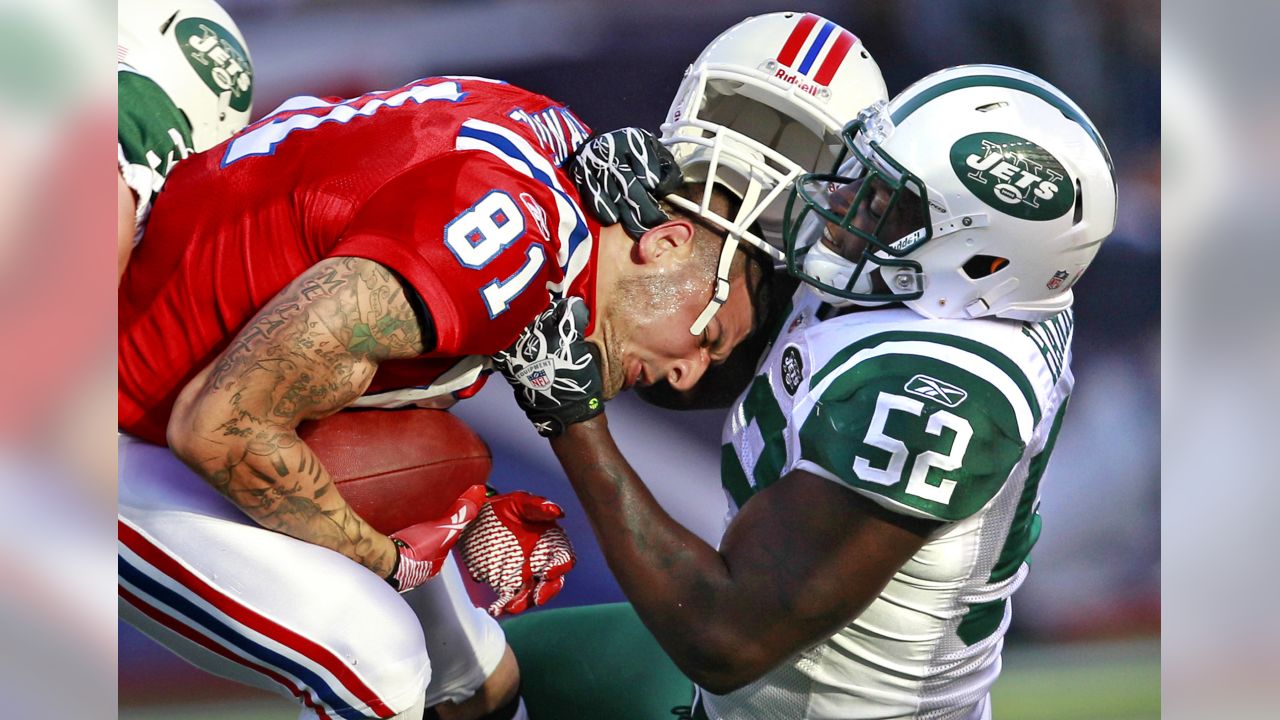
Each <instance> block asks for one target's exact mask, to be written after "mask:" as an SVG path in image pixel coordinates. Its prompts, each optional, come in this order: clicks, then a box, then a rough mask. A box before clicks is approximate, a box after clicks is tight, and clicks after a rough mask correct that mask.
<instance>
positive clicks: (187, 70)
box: [116, 0, 253, 152]
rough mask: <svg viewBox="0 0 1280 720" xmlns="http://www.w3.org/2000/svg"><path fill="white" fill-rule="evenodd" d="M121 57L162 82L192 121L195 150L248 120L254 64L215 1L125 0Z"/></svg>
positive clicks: (223, 137)
mask: <svg viewBox="0 0 1280 720" xmlns="http://www.w3.org/2000/svg"><path fill="white" fill-rule="evenodd" d="M118 30H119V38H118V45H117V48H116V58H117V60H119V61H120V62H122V63H124V64H126V65H128V66H130V67H132V68H134V69H136V70H137V71H138V72H139V73H141V74H143V75H145V76H147V77H149V78H151V79H152V80H154V81H155V83H156V84H157V85H159V86H160V87H161V88H162V89H163V90H164V91H165V93H166V94H168V96H169V99H170V100H172V101H173V104H174V105H176V106H177V107H178V109H179V110H181V111H182V112H183V113H184V114H185V115H186V116H187V120H188V121H189V122H190V123H191V138H192V144H193V145H194V149H195V150H196V152H201V151H204V150H208V149H209V148H211V147H213V146H214V145H217V144H218V143H220V142H222V141H223V140H226V139H227V138H228V137H231V135H232V134H233V133H234V132H236V131H237V130H239V129H240V128H242V127H244V126H245V124H246V123H248V122H249V112H250V108H251V107H252V105H253V65H252V63H251V62H250V59H249V51H248V50H247V49H246V47H245V42H244V37H243V36H242V35H241V34H240V29H239V28H237V27H236V24H235V23H234V22H232V20H231V17H230V16H229V15H227V13H226V11H225V10H223V9H222V7H221V6H219V5H218V3H216V2H213V0H120V5H119V28H118Z"/></svg>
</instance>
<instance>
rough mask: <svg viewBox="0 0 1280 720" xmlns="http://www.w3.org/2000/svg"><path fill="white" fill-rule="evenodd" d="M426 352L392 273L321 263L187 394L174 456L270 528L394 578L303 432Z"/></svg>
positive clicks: (376, 540)
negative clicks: (395, 362) (379, 375)
mask: <svg viewBox="0 0 1280 720" xmlns="http://www.w3.org/2000/svg"><path fill="white" fill-rule="evenodd" d="M423 352H424V347H423V339H422V330H421V326H420V325H419V322H418V319H417V317H416V316H415V314H414V311H413V308H412V306H411V305H410V303H409V301H408V300H407V299H406V297H405V294H404V290H403V288H402V287H401V285H400V282H399V280H398V279H397V278H396V277H395V276H393V275H392V274H391V272H390V271H388V270H387V269H386V268H385V267H383V266H381V265H379V264H377V263H375V262H372V261H370V260H363V259H359V258H349V257H348V258H331V259H328V260H324V261H322V262H320V263H317V264H316V265H315V266H313V267H311V268H310V269H309V270H307V271H306V272H305V273H303V274H302V275H301V276H299V277H298V278H297V279H296V280H294V282H293V283H292V284H291V285H289V286H288V287H286V288H285V289H284V290H282V291H281V292H280V293H279V294H278V295H276V297H275V298H273V299H272V300H271V301H270V302H269V303H267V304H266V305H265V306H264V307H263V308H262V310H261V311H260V312H259V313H258V314H257V315H256V316H255V317H254V318H253V320H251V321H250V322H249V324H248V325H246V326H245V328H244V329H243V330H241V331H240V333H239V335H237V336H236V337H235V339H234V340H233V341H232V342H231V345H230V346H229V347H228V348H227V349H226V350H225V351H224V352H223V353H222V354H221V355H220V356H218V357H217V358H216V359H215V360H214V361H213V362H212V363H211V364H210V365H209V366H208V367H207V368H205V369H204V370H203V371H202V372H201V373H200V374H199V375H197V376H196V377H195V378H194V379H192V381H191V382H190V383H188V384H187V386H186V387H185V388H184V389H183V391H182V393H181V395H179V397H178V400H177V403H176V404H175V405H174V409H173V414H172V416H171V417H170V419H169V426H168V442H169V446H170V448H172V449H173V452H174V453H175V454H176V455H177V456H178V457H179V458H181V459H182V460H183V462H185V463H186V464H187V465H189V466H191V468H192V469H194V470H195V471H196V472H198V473H200V475H201V476H203V477H204V478H205V479H206V480H208V481H209V483H211V484H212V485H213V486H214V487H215V488H217V489H218V491H219V492H221V493H222V494H223V495H225V496H226V497H227V498H229V499H230V500H231V501H232V502H234V503H235V504H236V505H238V506H239V507H240V509H242V510H243V511H244V512H245V513H246V514H247V515H249V517H251V518H253V519H254V520H255V521H257V522H258V523H259V524H261V525H262V526H264V527H268V528H271V529H272V530H278V531H280V532H283V533H286V534H289V535H292V536H293V537H296V538H299V539H301V540H306V541H307V542H311V543H315V544H316V545H322V546H324V547H327V548H330V549H333V550H336V551H338V552H340V553H342V554H343V555H346V556H347V557H349V558H351V559H352V560H355V561H356V562H358V563H361V564H363V565H365V566H366V567H368V568H369V569H370V570H372V571H373V572H375V573H377V574H378V575H380V576H382V577H386V576H387V575H388V574H389V573H390V572H391V570H392V567H393V565H394V562H395V558H396V550H395V547H394V545H393V544H392V542H391V540H390V539H389V538H388V537H387V536H385V535H383V534H381V533H379V532H377V531H376V530H374V529H373V528H372V527H370V526H369V524H368V523H366V522H365V521H364V520H363V519H362V518H360V517H359V516H358V515H356V514H355V512H353V511H352V510H351V508H350V506H348V505H347V503H346V501H345V500H343V499H342V496H341V495H339V494H338V492H337V490H336V489H335V488H334V484H333V479H332V478H331V477H330V476H329V473H328V471H327V470H325V468H324V467H323V466H322V465H321V464H320V462H319V460H318V459H317V458H316V455H315V453H313V452H312V451H311V449H310V448H308V447H307V445H306V444H305V443H303V442H302V441H301V440H299V439H298V434H297V427H298V424H299V423H300V422H302V421H303V420H314V419H317V418H322V417H325V416H326V415H330V414H332V413H334V412H337V411H338V410H340V409H342V408H343V407H346V406H347V405H349V404H351V402H352V401H354V400H355V399H356V398H358V397H359V396H360V395H361V393H363V392H364V390H365V388H367V387H368V386H369V382H370V381H371V380H372V379H373V374H374V371H375V370H376V369H377V367H378V363H379V362H381V361H383V360H388V359H392V358H408V357H414V356H417V355H421V354H422V353H423Z"/></svg>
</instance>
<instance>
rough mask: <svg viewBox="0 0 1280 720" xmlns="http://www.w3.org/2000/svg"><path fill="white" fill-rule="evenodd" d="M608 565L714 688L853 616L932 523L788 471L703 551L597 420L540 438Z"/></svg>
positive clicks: (696, 675) (667, 642) (756, 671)
mask: <svg viewBox="0 0 1280 720" xmlns="http://www.w3.org/2000/svg"><path fill="white" fill-rule="evenodd" d="M551 447H552V449H553V450H555V453H556V456H557V457H558V458H559V459H560V464H561V465H562V466H563V467H564V470H565V474H567V475H568V476H569V481H570V482H571V483H572V484H573V487H574V490H575V491H577V494H578V498H579V499H580V500H581V501H582V507H583V509H584V510H586V513H587V516H588V518H589V519H590V520H591V527H592V529H593V530H595V534H596V538H597V539H598V540H599V541H600V547H601V549H602V550H604V555H605V560H606V561H608V563H609V569H610V570H612V571H613V574H614V577H616V578H617V580H618V584H619V585H621V586H622V591H623V592H624V593H625V594H626V596H627V599H629V600H630V601H631V603H632V605H633V606H634V607H635V609H636V612H637V613H638V614H639V615H640V618H641V620H643V621H644V624H645V626H647V627H648V628H649V630H650V631H652V632H653V634H654V637H655V638H657V640H658V644H660V645H661V646H662V649H663V650H665V651H666V653H667V655H669V656H670V657H671V659H672V660H674V661H675V663H676V665H677V666H679V668H680V669H681V670H682V671H683V672H684V674H685V675H687V676H688V677H689V678H690V679H692V680H693V681H694V682H696V683H697V684H698V685H700V686H701V687H703V688H705V689H707V690H709V691H711V692H713V693H717V694H724V693H726V692H729V691H731V690H734V689H737V688H739V687H742V686H743V685H745V684H747V683H749V682H752V681H754V680H756V679H757V678H759V677H760V676H761V675H763V674H764V673H766V672H768V671H769V670H770V669H772V668H773V667H775V666H776V665H777V664H778V663H780V662H782V661H783V660H785V659H786V658H788V657H790V656H791V655H793V654H795V653H797V652H799V651H800V650H803V649H804V648H806V647H809V646H811V645H813V644H814V643H817V642H821V641H822V640H823V639H825V638H827V637H830V636H831V634H832V633H834V632H836V631H837V630H839V629H840V628H841V627H844V626H845V625H847V624H848V623H849V622H850V621H851V620H852V619H853V618H855V617H857V616H858V614H860V613H861V612H862V611H863V610H865V609H866V607H867V606H868V605H869V604H870V603H871V601H872V600H874V599H875V598H876V596H877V595H878V594H879V593H880V591H881V590H882V589H883V588H884V586H885V584H886V583H888V582H889V579H890V578H891V577H892V576H893V573H894V572H896V571H897V570H898V568H899V567H901V566H902V564H903V563H905V562H906V561H907V559H909V558H910V557H911V556H912V555H914V554H915V552H916V551H917V550H919V549H920V547H921V546H922V545H923V544H924V541H925V538H926V537H927V536H928V533H929V532H931V531H932V530H933V529H934V528H935V527H936V525H935V524H933V523H930V522H928V521H924V520H914V519H911V518H906V517H904V516H901V515H894V514H892V513H889V512H888V511H885V510H881V509H880V508H879V507H878V506H877V505H875V504H874V503H873V502H872V501H870V500H866V499H863V498H862V497H861V496H859V495H858V494H856V493H854V492H851V491H849V490H848V489H846V488H842V487H839V486H838V485H837V484H836V483H833V482H830V481H828V480H824V479H822V478H819V477H817V476H815V475H811V474H809V473H807V472H804V471H800V470H795V471H792V472H791V473H789V474H788V475H787V476H786V477H783V478H781V479H779V480H778V481H777V482H775V483H773V484H772V485H770V486H769V487H767V488H765V489H764V490H762V491H760V492H759V493H758V494H756V495H755V496H753V497H752V498H751V500H750V501H749V502H747V503H745V504H744V505H743V507H742V510H741V512H739V513H738V514H737V515H736V516H735V517H734V519H733V521H732V522H731V523H730V524H729V528H728V530H727V531H726V532H725V535H724V538H723V539H722V540H721V542H720V548H719V550H718V551H717V549H716V548H713V547H711V546H710V545H708V544H707V543H705V542H703V541H702V540H701V539H700V538H698V536H696V535H694V534H693V533H691V532H689V531H688V530H687V529H685V528H684V527H682V526H681V525H680V524H679V523H677V522H676V521H675V520H674V519H672V517H671V516H670V515H668V514H667V513H666V512H665V511H664V510H663V509H662V508H661V506H659V505H658V503H657V501H655V500H654V498H653V495H652V494H651V493H650V492H649V490H648V488H647V487H645V485H644V483H643V482H641V481H640V478H639V477H637V476H636V474H635V471H634V470H632V469H631V466H630V465H629V464H628V463H627V461H626V459H625V458H624V457H622V455H621V453H619V452H618V448H617V446H616V445H614V442H613V437H612V436H611V435H610V434H609V424H608V420H607V413H606V414H604V415H600V416H598V417H596V418H594V419H591V420H588V421H586V422H580V423H575V424H573V425H570V426H569V427H568V428H567V429H566V430H565V432H564V434H562V435H560V436H559V437H556V438H553V439H552V440H551Z"/></svg>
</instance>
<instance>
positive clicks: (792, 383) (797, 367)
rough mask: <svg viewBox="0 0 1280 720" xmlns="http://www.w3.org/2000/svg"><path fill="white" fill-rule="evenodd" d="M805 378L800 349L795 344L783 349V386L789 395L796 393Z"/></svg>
mask: <svg viewBox="0 0 1280 720" xmlns="http://www.w3.org/2000/svg"><path fill="white" fill-rule="evenodd" d="M803 379H804V362H803V361H802V360H801V359H800V350H799V348H797V347H796V346H795V345H792V346H791V347H789V348H787V349H786V350H783V351H782V387H784V388H786V390H787V394H788V395H795V394H796V389H797V388H799V387H800V381H801V380H803Z"/></svg>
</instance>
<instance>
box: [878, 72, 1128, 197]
mask: <svg viewBox="0 0 1280 720" xmlns="http://www.w3.org/2000/svg"><path fill="white" fill-rule="evenodd" d="M941 72H942V73H946V74H947V78H948V79H947V80H945V81H943V82H940V83H936V84H935V83H932V82H931V80H932V79H933V78H934V75H938V74H940V73H935V74H934V75H929V76H926V77H925V78H924V79H922V80H919V81H918V82H916V83H914V84H912V85H911V86H910V87H908V88H907V89H906V90H903V91H902V94H901V95H899V96H898V97H896V98H894V100H893V103H892V105H891V106H890V117H891V118H892V119H893V123H894V124H895V125H899V124H901V123H902V122H903V121H904V120H906V119H907V118H908V117H910V116H911V114H912V113H914V112H915V111H916V110H918V109H920V107H921V106H922V105H924V104H925V103H927V102H929V101H930V100H933V99H934V98H937V97H940V96H942V95H945V94H947V93H950V92H954V91H956V90H963V89H965V88H971V87H1000V88H1008V89H1010V90H1020V91H1022V92H1025V93H1027V94H1029V95H1034V96H1035V97H1038V98H1040V99H1041V100H1044V101H1045V102H1047V103H1049V104H1050V105H1052V106H1054V107H1055V108H1057V109H1058V110H1060V111H1062V114H1063V115H1065V116H1066V117H1067V118H1068V119H1070V120H1073V121H1075V122H1077V123H1079V125H1080V127H1081V128H1083V129H1084V131H1085V132H1086V133H1088V135H1089V137H1090V138H1092V139H1093V142H1094V144H1096V145H1097V146H1098V150H1099V151H1101V152H1102V156H1103V157H1104V158H1106V160H1107V168H1108V169H1110V170H1111V176H1112V178H1114V177H1115V166H1114V165H1113V163H1112V162H1111V153H1110V151H1108V150H1107V144H1106V143H1104V142H1103V141H1102V136H1101V135H1099V134H1098V128H1097V126H1095V125H1094V124H1093V121H1092V120H1090V119H1089V117H1088V116H1087V115H1085V114H1084V111H1083V110H1081V109H1080V106H1078V105H1076V104H1075V103H1074V102H1072V100H1071V98H1069V97H1067V96H1066V95H1063V94H1062V92H1061V91H1060V90H1058V89H1057V88H1055V87H1054V86H1052V85H1050V84H1049V83H1047V82H1045V81H1043V80H1041V79H1040V78H1038V77H1035V76H1034V75H1030V74H1028V73H1024V72H1022V71H1019V70H1014V69H1013V68H1008V67H1005V66H1003V65H983V64H975V65H961V66H959V67H954V68H948V69H947V70H943V71H941Z"/></svg>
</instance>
